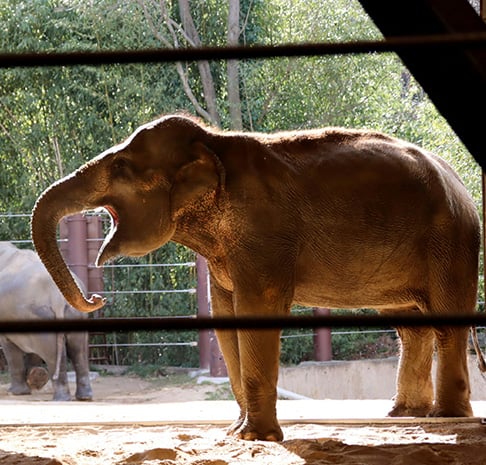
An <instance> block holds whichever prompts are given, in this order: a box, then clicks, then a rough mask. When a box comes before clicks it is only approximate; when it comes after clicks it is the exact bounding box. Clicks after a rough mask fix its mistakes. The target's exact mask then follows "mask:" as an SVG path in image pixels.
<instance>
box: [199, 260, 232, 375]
mask: <svg viewBox="0 0 486 465" xmlns="http://www.w3.org/2000/svg"><path fill="white" fill-rule="evenodd" d="M196 272H197V307H198V310H197V314H198V316H210V314H211V310H210V309H211V303H210V298H209V272H208V265H207V263H206V260H205V259H204V257H202V256H200V255H197V257H196ZM199 366H200V367H201V368H208V367H209V374H210V376H214V377H224V376H228V372H227V370H226V364H225V363H224V359H223V354H222V353H221V350H220V348H219V344H218V340H217V339H216V335H215V334H214V331H199Z"/></svg>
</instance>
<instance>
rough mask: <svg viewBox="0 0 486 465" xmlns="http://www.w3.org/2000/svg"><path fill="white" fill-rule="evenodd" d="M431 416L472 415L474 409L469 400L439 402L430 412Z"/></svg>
mask: <svg viewBox="0 0 486 465" xmlns="http://www.w3.org/2000/svg"><path fill="white" fill-rule="evenodd" d="M428 416H429V417H472V416H473V411H472V407H471V404H470V403H469V402H458V403H456V404H454V403H448V404H447V405H440V404H439V403H437V404H436V405H435V406H434V407H433V408H432V410H431V411H430V412H429V414H428Z"/></svg>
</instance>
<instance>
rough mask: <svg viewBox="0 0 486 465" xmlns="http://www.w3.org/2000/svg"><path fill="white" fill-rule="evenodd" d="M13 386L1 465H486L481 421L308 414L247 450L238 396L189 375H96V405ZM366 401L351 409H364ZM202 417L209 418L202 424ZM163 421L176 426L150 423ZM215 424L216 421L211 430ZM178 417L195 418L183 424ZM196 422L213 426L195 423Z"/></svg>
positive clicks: (1, 395) (0, 398) (0, 385)
mask: <svg viewBox="0 0 486 465" xmlns="http://www.w3.org/2000/svg"><path fill="white" fill-rule="evenodd" d="M7 388H8V383H7V382H6V378H5V377H3V378H0V408H1V409H3V412H4V415H3V418H0V430H1V434H0V464H1V465H34V464H35V465H98V464H99V465H133V464H135V465H136V464H140V465H172V464H181V465H189V464H190V465H227V464H272V465H273V464H279V465H298V464H299V465H301V464H311V465H327V464H353V465H354V464H356V465H358V464H360V465H361V464H376V465H381V464H383V465H412V464H413V465H417V464H424V465H436V464H437V465H439V464H440V465H443V464H457V465H458V464H468V465H476V464H477V465H479V464H481V465H483V464H484V463H485V462H486V426H485V425H482V424H481V423H480V420H479V419H474V420H470V421H457V422H419V421H414V420H408V421H403V422H400V421H397V422H395V423H392V422H383V421H376V422H374V423H369V422H366V421H362V420H361V421H348V422H346V423H344V422H340V421H338V420H336V421H335V422H327V423H318V422H315V423H313V422H312V421H311V422H309V421H307V420H305V418H306V416H307V415H308V414H307V413H306V412H304V410H301V413H302V417H301V418H302V420H301V421H298V422H295V421H294V422H291V421H287V422H284V424H283V430H284V434H285V440H284V441H283V442H281V443H265V442H261V441H255V442H246V441H240V440H237V439H234V438H232V437H228V436H226V434H225V429H226V425H227V423H228V421H229V418H233V415H234V413H235V412H236V408H235V405H234V401H232V400H227V399H229V398H230V397H231V395H230V392H229V388H228V386H227V385H225V384H223V385H215V384H208V383H203V384H196V381H195V380H194V379H189V378H188V377H187V376H186V375H180V374H175V375H171V376H166V377H162V378H160V379H156V380H146V379H140V378H137V377H133V376H126V375H125V376H99V377H97V378H96V379H95V380H94V381H93V389H94V392H95V399H94V401H93V402H90V403H79V402H71V403H67V402H63V403H55V402H51V401H50V397H51V391H50V388H49V386H46V387H45V388H44V389H43V390H42V391H41V392H38V393H36V394H34V395H32V396H22V397H14V396H11V395H9V394H8V393H7ZM299 402H302V403H300V404H299ZM310 402H311V403H310V404H309V401H288V400H287V401H282V406H283V407H282V408H284V409H285V412H286V411H287V410H289V409H292V408H293V409H295V408H297V410H299V408H298V407H295V406H306V408H309V407H310V408H311V409H314V410H315V409H317V408H321V407H322V405H324V404H323V403H322V402H323V401H310ZM312 402H315V404H313V403H312ZM365 403H366V401H362V402H361V401H356V402H355V403H351V404H349V403H348V404H346V405H348V406H349V405H351V406H354V407H353V408H359V406H360V405H364V404H365ZM326 405H328V404H326ZM340 405H344V404H340ZM376 405H377V404H376ZM279 408H280V407H279ZM311 411H312V410H311ZM201 412H203V413H204V414H205V415H206V417H203V416H199V415H200V413H201ZM285 412H284V416H285V415H286V413H285ZM294 413H296V412H294ZM348 413H349V412H348ZM378 413H379V416H381V413H380V412H378ZM481 414H482V412H481ZM83 415H84V416H83ZM164 416H165V418H166V419H169V420H170V419H172V421H160V422H157V421H153V418H159V417H160V418H162V417H164ZM208 416H209V418H211V417H212V418H214V420H215V422H214V423H211V422H208V421H207V417H208ZM279 416H280V413H279ZM294 416H295V415H294ZM322 416H323V417H325V416H326V413H325V412H323V413H322ZM344 416H345V415H344ZM295 417H298V415H297V416H295ZM178 418H182V419H184V418H189V419H191V418H192V420H191V421H186V420H180V423H178V420H177V419H178ZM198 418H200V419H203V418H206V420H204V421H202V420H201V423H200V424H198V423H197V421H198ZM90 419H92V421H90ZM127 419H131V420H130V421H129V420H127ZM216 420H218V421H216ZM51 421H52V422H53V423H52V424H49V423H50V422H51Z"/></svg>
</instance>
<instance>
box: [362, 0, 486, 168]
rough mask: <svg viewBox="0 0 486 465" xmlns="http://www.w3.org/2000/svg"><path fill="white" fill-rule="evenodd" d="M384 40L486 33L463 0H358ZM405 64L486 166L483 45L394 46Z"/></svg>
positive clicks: (485, 92) (476, 157) (485, 69)
mask: <svg viewBox="0 0 486 465" xmlns="http://www.w3.org/2000/svg"><path fill="white" fill-rule="evenodd" d="M359 1H360V3H361V5H362V6H363V7H364V9H365V10H366V12H367V13H368V14H369V15H370V17H371V19H372V20H373V21H374V22H375V24H376V25H377V27H378V28H379V29H380V30H381V32H382V33H383V35H384V36H385V37H386V41H389V40H392V39H393V40H395V39H398V38H400V37H401V38H404V37H414V36H416V37H421V36H424V35H425V36H427V35H429V34H431V35H433V36H434V37H435V36H436V35H437V34H439V37H440V35H441V34H445V35H448V36H449V34H450V36H449V37H455V36H456V35H457V34H459V35H461V34H462V33H467V34H472V35H475V34H478V35H483V34H484V33H485V32H486V25H485V23H484V22H483V21H482V19H481V17H480V16H479V15H478V14H477V12H476V11H474V9H473V7H472V6H471V4H470V3H469V2H468V1H467V0H395V1H393V2H384V1H380V0H359ZM396 51H397V53H398V55H399V56H400V58H401V59H402V60H403V62H404V64H405V66H406V67H407V68H408V69H409V70H410V72H411V73H412V74H413V76H414V77H415V79H416V80H417V81H418V82H419V83H420V85H421V86H422V88H423V89H424V90H425V92H427V95H428V96H429V98H430V99H431V101H432V102H433V103H434V105H435V106H436V108H437V110H438V111H440V112H441V113H442V115H443V116H444V117H445V118H446V119H447V122H448V123H449V125H450V126H451V128H452V129H453V130H454V131H455V132H456V134H457V135H458V136H459V138H460V139H461V140H462V142H463V143H464V145H465V146H466V147H467V149H468V150H469V152H470V153H471V155H472V156H473V157H474V158H475V159H476V161H477V162H478V163H479V164H480V165H481V167H482V168H483V169H486V155H485V151H484V118H482V117H481V115H483V114H484V109H485V108H486V85H485V81H486V50H485V49H484V48H470V47H469V48H465V47H464V48H459V47H454V48H452V47H451V48H446V47H443V48H442V49H441V50H439V48H436V49H435V50H434V53H430V52H431V49H430V48H426V47H424V46H421V47H418V48H417V47H416V48H414V49H412V48H411V47H410V48H409V49H406V48H405V47H402V48H401V49H400V50H398V49H396Z"/></svg>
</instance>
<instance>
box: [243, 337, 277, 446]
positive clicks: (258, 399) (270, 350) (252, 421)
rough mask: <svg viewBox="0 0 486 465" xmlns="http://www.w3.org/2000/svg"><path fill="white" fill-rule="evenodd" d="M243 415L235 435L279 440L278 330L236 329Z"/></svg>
mask: <svg viewBox="0 0 486 465" xmlns="http://www.w3.org/2000/svg"><path fill="white" fill-rule="evenodd" d="M238 346H239V348H240V371H241V387H242V391H243V396H244V403H245V407H246V412H245V417H244V419H243V421H242V422H241V425H240V426H239V428H238V429H237V430H236V431H235V434H236V435H237V436H239V437H240V438H242V439H247V440H255V439H262V440H265V441H281V440H282V439H283V433H282V430H281V428H280V426H279V424H278V421H277V410H276V409H277V381H278V369H279V358H280V330H239V331H238Z"/></svg>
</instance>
